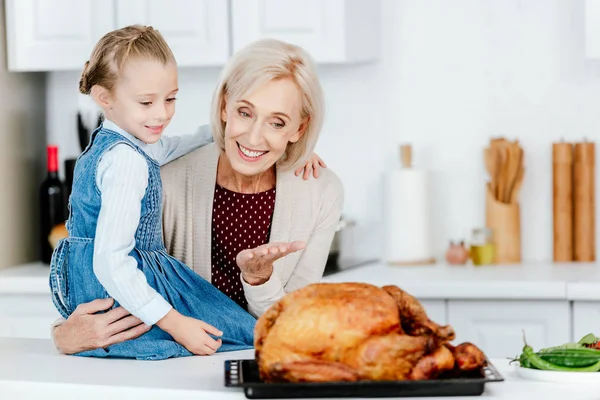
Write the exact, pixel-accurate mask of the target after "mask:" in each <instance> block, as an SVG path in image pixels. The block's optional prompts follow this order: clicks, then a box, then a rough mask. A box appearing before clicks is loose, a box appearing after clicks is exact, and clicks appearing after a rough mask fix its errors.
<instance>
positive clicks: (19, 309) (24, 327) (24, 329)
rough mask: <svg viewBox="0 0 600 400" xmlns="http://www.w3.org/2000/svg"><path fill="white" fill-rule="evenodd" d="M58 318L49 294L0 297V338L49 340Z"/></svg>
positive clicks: (58, 315)
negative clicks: (52, 326) (53, 324)
mask: <svg viewBox="0 0 600 400" xmlns="http://www.w3.org/2000/svg"><path fill="white" fill-rule="evenodd" d="M59 317H60V314H59V313H58V311H56V308H54V304H53V303H52V299H51V298H50V294H47V295H0V337H21V338H33V339H50V326H51V325H52V323H53V322H54V321H56V319H57V318H59Z"/></svg>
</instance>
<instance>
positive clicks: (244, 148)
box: [221, 79, 307, 176]
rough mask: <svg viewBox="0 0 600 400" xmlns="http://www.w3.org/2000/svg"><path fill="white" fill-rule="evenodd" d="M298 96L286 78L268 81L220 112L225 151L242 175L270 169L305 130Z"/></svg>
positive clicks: (292, 84)
mask: <svg viewBox="0 0 600 400" xmlns="http://www.w3.org/2000/svg"><path fill="white" fill-rule="evenodd" d="M301 110H302V96H301V94H300V90H298V87H297V86H296V84H295V83H294V82H292V81H291V80H290V79H279V80H272V81H270V82H267V83H265V84H264V85H262V86H260V87H258V88H257V89H256V90H254V91H252V92H251V93H249V94H247V95H244V96H242V97H241V98H239V99H231V101H228V102H227V103H226V104H225V107H224V108H223V110H222V111H221V119H222V120H223V122H225V154H226V155H227V158H228V159H229V161H230V163H231V166H232V167H233V169H234V170H235V171H237V172H238V173H240V174H242V175H245V176H253V175H257V174H260V173H262V172H264V171H266V170H268V169H269V168H271V167H272V166H273V165H274V164H275V163H276V162H277V161H278V160H279V159H280V158H281V156H283V154H284V153H285V150H286V148H287V145H288V143H290V142H292V143H293V142H296V141H298V139H300V137H301V136H302V134H303V133H304V130H305V129H306V125H307V120H306V119H302V117H301Z"/></svg>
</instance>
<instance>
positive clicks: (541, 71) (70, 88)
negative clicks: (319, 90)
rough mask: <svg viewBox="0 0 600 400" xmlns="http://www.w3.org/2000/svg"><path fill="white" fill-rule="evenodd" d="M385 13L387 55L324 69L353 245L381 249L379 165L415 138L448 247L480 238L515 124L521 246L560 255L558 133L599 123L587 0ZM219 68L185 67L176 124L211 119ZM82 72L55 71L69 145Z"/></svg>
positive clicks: (452, 4)
mask: <svg viewBox="0 0 600 400" xmlns="http://www.w3.org/2000/svg"><path fill="white" fill-rule="evenodd" d="M383 15H384V25H383V30H384V35H383V36H384V55H383V58H382V60H381V62H379V63H377V64H366V65H359V66H344V67H341V66H335V67H334V66H328V67H323V68H321V77H322V80H323V84H324V87H325V89H326V94H327V98H328V117H327V122H326V126H325V129H324V131H323V134H322V139H321V141H320V143H319V145H318V147H317V152H318V153H319V154H320V155H321V156H322V157H323V158H324V159H325V161H326V162H327V163H328V164H329V166H330V167H331V168H332V169H334V170H335V172H336V173H338V174H339V175H340V177H341V178H342V180H343V182H344V185H345V188H346V199H347V200H346V205H345V214H346V215H347V216H348V217H350V218H353V219H356V220H357V222H358V226H357V227H356V229H355V231H354V232H352V234H351V235H347V236H346V237H345V239H346V240H347V242H346V244H345V246H344V251H345V255H346V256H353V255H357V256H364V255H375V256H378V255H380V254H381V253H380V250H381V246H380V238H381V235H380V231H381V229H380V226H381V221H382V218H385V216H384V215H382V213H381V191H382V187H381V177H382V174H383V172H384V171H385V170H386V169H388V168H394V167H396V166H397V165H398V162H397V158H398V157H397V154H398V145H399V144H400V143H403V142H411V143H412V144H413V145H414V148H415V159H416V160H415V161H416V162H417V163H418V164H419V165H421V166H424V167H427V168H429V169H430V170H431V171H432V174H433V197H434V198H433V210H432V216H433V221H434V247H435V249H436V253H437V255H439V256H441V255H443V252H444V250H445V249H446V246H447V243H448V240H450V239H468V237H469V235H470V231H471V229H472V228H473V227H477V226H481V225H483V224H484V185H485V179H486V174H485V170H484V166H483V161H482V151H483V150H482V149H483V147H484V146H485V145H486V144H487V142H488V140H489V138H490V136H491V135H506V136H507V137H508V138H510V139H514V138H518V139H519V140H520V142H521V144H522V147H523V148H524V150H525V155H526V161H525V162H526V178H525V183H524V186H523V189H522V236H523V243H522V244H523V258H524V259H526V260H548V259H551V257H552V191H551V189H552V186H551V179H552V175H551V171H552V165H551V142H552V141H557V140H559V139H560V138H561V137H562V138H565V139H567V140H581V139H582V138H583V137H584V136H587V138H590V139H593V140H595V139H596V138H597V137H598V134H597V133H596V132H597V126H598V123H599V122H600V113H599V112H598V108H599V106H600V79H599V76H600V63H599V62H597V61H591V60H586V59H585V57H584V54H583V46H584V38H583V29H584V27H583V0H526V1H523V0H453V1H447V0H384V13H383ZM218 72H219V71H218V69H193V70H185V69H183V70H182V71H181V77H180V87H181V88H182V90H181V94H180V95H179V100H178V111H177V115H176V117H175V119H174V121H173V123H172V125H171V127H170V129H169V132H171V133H172V132H186V131H190V130H192V129H193V128H194V127H195V126H196V125H197V124H199V123H204V122H206V121H207V112H208V105H209V100H210V96H211V94H212V89H213V86H214V85H215V83H216V79H217V75H218ZM77 75H78V74H76V73H52V74H49V77H48V89H49V90H48V94H47V95H48V123H49V125H48V134H49V140H51V141H56V142H59V144H61V146H62V149H63V151H62V155H63V156H66V155H70V156H76V155H77V152H78V149H77V145H76V143H77V142H76V135H75V109H76V105H77V96H78V95H77V79H78V76H77ZM598 187H600V185H598ZM598 199H600V192H599V196H598ZM598 242H599V243H600V235H598Z"/></svg>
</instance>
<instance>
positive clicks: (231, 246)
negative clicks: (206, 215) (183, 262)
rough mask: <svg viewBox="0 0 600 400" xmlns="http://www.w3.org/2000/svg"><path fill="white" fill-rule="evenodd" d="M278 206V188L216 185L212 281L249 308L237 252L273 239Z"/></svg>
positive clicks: (241, 304) (237, 301)
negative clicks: (245, 189) (235, 188)
mask: <svg viewBox="0 0 600 400" xmlns="http://www.w3.org/2000/svg"><path fill="white" fill-rule="evenodd" d="M274 208H275V188H273V189H270V190H267V191H265V192H260V193H237V192H232V191H231V190H228V189H225V188H224V187H221V186H219V185H216V187H215V197H214V201H213V214H212V215H213V220H212V245H211V246H212V247H211V249H212V251H211V261H212V268H211V282H212V284H213V285H214V286H215V287H216V288H217V289H219V290H220V291H222V292H223V293H225V294H226V295H227V296H229V297H230V298H231V299H232V300H234V301H235V302H236V303H238V304H239V305H240V306H241V307H242V308H244V309H246V310H247V309H248V302H247V301H246V297H245V296H244V290H243V288H242V282H241V277H240V269H239V267H238V266H237V264H236V262H235V256H236V255H237V254H238V253H239V252H240V251H242V250H246V249H252V248H255V247H258V246H260V245H263V244H265V243H268V242H269V236H270V234H271V220H272V216H273V209H274Z"/></svg>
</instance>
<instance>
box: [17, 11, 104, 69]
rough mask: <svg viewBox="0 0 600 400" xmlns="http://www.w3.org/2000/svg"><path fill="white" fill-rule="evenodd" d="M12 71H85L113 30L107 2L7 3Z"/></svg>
mask: <svg viewBox="0 0 600 400" xmlns="http://www.w3.org/2000/svg"><path fill="white" fill-rule="evenodd" d="M5 11H6V13H5V14H6V42H7V51H8V57H7V58H8V68H9V70H11V71H57V70H81V69H83V65H84V63H85V61H86V60H87V59H88V58H89V55H90V53H91V51H92V49H93V47H94V45H95V44H96V42H97V41H98V39H100V38H101V37H102V35H104V34H105V33H106V32H108V31H110V30H112V29H113V12H114V9H113V3H112V1H105V0H5Z"/></svg>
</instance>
